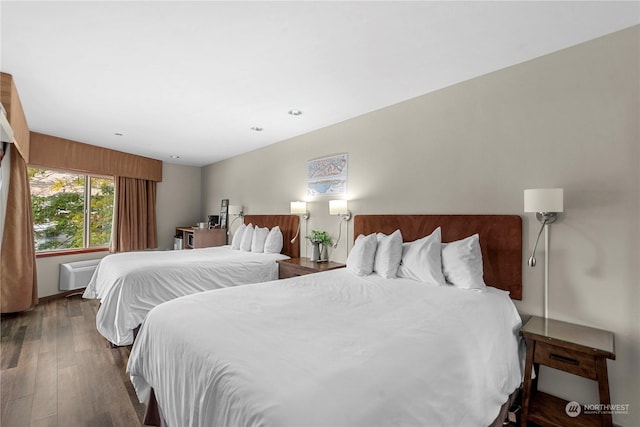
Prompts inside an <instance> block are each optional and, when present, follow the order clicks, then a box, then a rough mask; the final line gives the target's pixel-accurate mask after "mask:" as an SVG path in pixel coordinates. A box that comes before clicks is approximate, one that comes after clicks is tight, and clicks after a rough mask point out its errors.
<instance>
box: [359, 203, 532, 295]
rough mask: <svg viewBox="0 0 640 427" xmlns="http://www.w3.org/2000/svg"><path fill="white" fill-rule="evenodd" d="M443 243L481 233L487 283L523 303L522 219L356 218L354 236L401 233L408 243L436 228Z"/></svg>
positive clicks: (363, 216)
mask: <svg viewBox="0 0 640 427" xmlns="http://www.w3.org/2000/svg"><path fill="white" fill-rule="evenodd" d="M438 226H439V227H440V228H441V229H442V241H443V242H452V241H454V240H460V239H463V238H465V237H469V236H471V235H472V234H476V233H478V234H479V236H480V247H481V249H482V262H483V269H484V281H485V283H486V284H487V285H490V286H493V287H495V288H498V289H503V290H505V291H509V292H510V295H511V298H512V299H517V300H521V299H522V218H521V217H520V216H519V215H356V216H355V217H354V223H353V229H354V230H353V231H354V233H353V235H354V237H357V236H358V235H360V234H365V235H367V234H371V233H378V232H380V233H385V234H390V233H393V232H394V231H395V230H400V232H401V233H402V238H403V239H404V241H405V242H411V241H413V240H416V239H419V238H421V237H424V236H427V235H429V234H431V233H432V232H433V230H435V229H436V228H437V227H438Z"/></svg>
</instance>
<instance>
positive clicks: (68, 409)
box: [0, 295, 144, 427]
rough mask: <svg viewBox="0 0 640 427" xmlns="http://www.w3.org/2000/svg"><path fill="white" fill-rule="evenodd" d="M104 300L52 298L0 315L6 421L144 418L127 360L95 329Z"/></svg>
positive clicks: (129, 421)
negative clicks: (127, 369) (97, 313)
mask: <svg viewBox="0 0 640 427" xmlns="http://www.w3.org/2000/svg"><path fill="white" fill-rule="evenodd" d="M97 310H98V301H97V300H86V299H83V298H82V297H81V296H80V295H75V296H72V297H68V298H61V299H54V300H49V301H47V302H44V303H40V304H38V306H36V307H35V308H34V309H33V310H30V311H28V312H24V313H20V314H14V315H8V316H7V315H3V316H2V319H1V320H0V326H1V331H2V334H1V337H2V339H1V344H0V402H1V404H2V408H1V411H0V426H5V427H22V426H29V427H55V426H59V427H63V426H64V427H76V426H78V427H87V426H91V427H94V426H95V427H102V426H105V427H107V426H114V427H116V426H124V427H131V426H140V425H142V421H141V420H142V419H143V416H144V405H142V404H140V403H138V401H137V397H136V394H135V391H134V390H133V386H132V385H131V381H130V380H129V377H128V375H127V374H126V372H125V370H126V366H127V361H128V358H129V351H130V347H118V348H111V346H110V345H109V343H108V342H107V341H106V340H105V339H104V338H103V337H102V336H101V335H100V334H99V333H98V331H97V330H96V312H97Z"/></svg>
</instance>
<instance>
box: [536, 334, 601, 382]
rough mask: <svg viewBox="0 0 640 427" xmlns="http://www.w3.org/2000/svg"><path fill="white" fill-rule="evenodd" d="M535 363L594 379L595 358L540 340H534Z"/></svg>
mask: <svg viewBox="0 0 640 427" xmlns="http://www.w3.org/2000/svg"><path fill="white" fill-rule="evenodd" d="M534 361H535V363H540V364H542V365H545V366H549V367H551V368H555V369H559V370H561V371H565V372H569V373H572V374H575V375H580V376H581V377H585V378H589V379H592V380H596V379H597V376H596V358H595V357H594V356H592V355H589V354H586V353H581V352H579V351H571V350H567V349H565V348H563V347H558V346H556V345H553V344H548V343H545V342H542V341H537V342H536V349H535V355H534Z"/></svg>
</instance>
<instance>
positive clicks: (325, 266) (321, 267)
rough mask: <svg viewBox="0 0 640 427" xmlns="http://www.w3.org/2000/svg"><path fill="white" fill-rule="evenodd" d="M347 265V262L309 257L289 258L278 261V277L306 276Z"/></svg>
mask: <svg viewBox="0 0 640 427" xmlns="http://www.w3.org/2000/svg"><path fill="white" fill-rule="evenodd" d="M343 267H346V265H345V264H341V263H339V262H333V261H325V262H315V261H311V260H310V259H309V258H289V259H283V260H280V261H278V278H279V279H288V278H289V277H295V276H304V275H305V274H312V273H319V272H321V271H329V270H335V269H336V268H343Z"/></svg>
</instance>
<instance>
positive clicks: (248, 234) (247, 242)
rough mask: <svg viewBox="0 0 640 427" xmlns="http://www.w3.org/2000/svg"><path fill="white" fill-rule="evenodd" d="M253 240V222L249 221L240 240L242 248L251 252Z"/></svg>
mask: <svg viewBox="0 0 640 427" xmlns="http://www.w3.org/2000/svg"><path fill="white" fill-rule="evenodd" d="M252 241H253V224H251V223H249V225H247V228H245V229H244V233H242V240H241V241H240V249H241V250H243V251H247V252H249V251H250V250H251V242H252Z"/></svg>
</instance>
